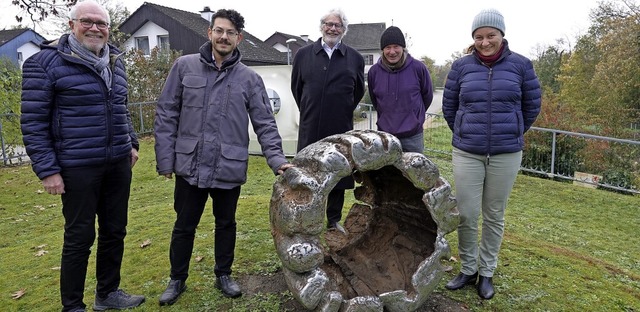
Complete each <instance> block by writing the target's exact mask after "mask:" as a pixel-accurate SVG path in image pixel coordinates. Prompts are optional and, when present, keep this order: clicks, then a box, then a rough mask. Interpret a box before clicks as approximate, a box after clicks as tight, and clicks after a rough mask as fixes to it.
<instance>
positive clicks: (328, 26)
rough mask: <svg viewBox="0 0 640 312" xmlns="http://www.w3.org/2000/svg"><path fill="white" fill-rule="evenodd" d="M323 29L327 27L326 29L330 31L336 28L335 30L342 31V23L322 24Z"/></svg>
mask: <svg viewBox="0 0 640 312" xmlns="http://www.w3.org/2000/svg"><path fill="white" fill-rule="evenodd" d="M322 24H323V25H324V26H325V27H327V28H328V29H331V28H333V27H335V28H337V29H342V26H343V25H342V23H332V22H324V23H322Z"/></svg>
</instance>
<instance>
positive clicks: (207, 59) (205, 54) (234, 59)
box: [199, 41, 242, 71]
mask: <svg viewBox="0 0 640 312" xmlns="http://www.w3.org/2000/svg"><path fill="white" fill-rule="evenodd" d="M199 51H200V60H201V61H202V62H203V63H205V64H207V65H209V66H213V68H216V69H217V70H219V71H223V70H225V69H227V68H230V67H233V66H235V65H236V64H238V63H240V60H241V59H242V55H241V54H240V50H238V48H237V47H236V48H235V49H234V50H233V54H232V55H231V57H230V58H228V59H227V60H225V61H224V62H222V66H221V67H220V68H218V66H217V65H216V62H215V61H214V60H213V55H212V54H211V53H213V44H212V43H211V41H207V42H205V43H204V44H203V45H202V46H200V50H199Z"/></svg>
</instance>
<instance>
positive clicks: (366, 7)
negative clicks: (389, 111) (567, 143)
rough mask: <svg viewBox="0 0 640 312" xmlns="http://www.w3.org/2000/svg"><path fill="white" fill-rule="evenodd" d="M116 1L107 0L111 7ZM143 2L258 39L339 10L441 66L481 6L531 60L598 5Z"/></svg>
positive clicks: (581, 26)
mask: <svg viewBox="0 0 640 312" xmlns="http://www.w3.org/2000/svg"><path fill="white" fill-rule="evenodd" d="M0 1H1V2H2V4H0V11H2V13H0V28H4V27H8V26H11V25H15V24H16V22H15V19H14V18H13V16H14V15H15V9H13V8H12V7H11V5H10V1H9V0H0ZM118 1H119V0H112V2H113V3H117V2H118ZM143 2H145V1H144V0H126V1H122V3H125V5H126V7H127V8H128V9H129V11H130V12H133V11H135V10H136V9H137V8H138V7H140V6H141V5H142V3H143ZM147 2H151V3H155V4H159V5H163V6H167V7H172V8H176V9H181V10H185V11H189V12H194V13H197V12H199V11H201V10H202V9H203V8H204V6H210V8H211V9H212V10H216V9H220V8H226V9H235V10H237V11H238V12H240V14H242V15H243V16H244V18H245V31H248V32H249V33H251V34H253V35H254V36H256V37H258V38H260V39H262V40H265V39H267V38H268V37H269V36H270V35H271V34H273V33H274V32H275V31H280V32H283V33H288V34H292V35H309V38H311V39H313V40H316V39H318V38H319V37H320V31H319V25H320V17H322V15H324V14H325V13H327V12H328V11H329V10H330V9H332V8H340V9H342V10H343V11H344V12H345V14H346V16H347V18H348V19H349V23H352V24H354V23H379V22H384V23H386V25H387V27H388V26H391V25H395V26H398V27H400V29H402V31H403V32H404V33H407V34H408V35H409V37H410V39H409V40H408V45H410V46H408V48H409V52H410V53H411V54H412V55H413V56H415V57H422V56H428V57H430V58H432V59H435V60H436V63H437V64H444V62H445V61H447V60H449V59H450V58H451V54H452V53H454V52H456V51H462V50H463V49H464V48H466V47H467V46H468V45H469V44H471V43H472V40H471V22H472V20H473V17H474V16H475V15H476V14H477V13H478V12H479V11H480V10H482V9H484V8H490V7H492V8H496V9H498V10H499V11H501V12H502V14H503V15H504V17H505V24H506V35H505V38H506V39H508V40H509V45H510V47H511V49H512V50H513V51H515V52H518V53H520V54H523V55H525V56H528V57H534V56H535V50H536V47H537V46H539V45H541V46H545V45H552V44H555V42H556V40H557V39H565V41H567V40H569V41H570V42H574V41H575V38H576V37H577V36H578V35H580V34H584V33H586V31H587V28H588V26H589V24H590V22H589V12H590V11H591V10H592V9H594V8H596V7H597V2H598V0H537V1H531V2H521V1H513V0H489V1H476V0H442V1H438V2H437V3H433V2H431V1H429V2H427V1H424V2H422V1H420V2H418V1H416V2H413V1H388V0H387V1H381V0H322V1H301V0H280V1H264V0H248V1H247V0H244V1H243V0H236V1H227V2H226V3H222V2H221V1H211V2H207V1H191V0H189V1H176V0H147ZM412 3H413V4H412ZM416 3H421V4H420V5H416ZM394 4H397V5H396V6H394ZM12 9H13V10H12ZM9 12H12V13H9ZM203 32H205V30H204V29H203ZM49 39H50V38H49Z"/></svg>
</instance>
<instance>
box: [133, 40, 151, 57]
mask: <svg viewBox="0 0 640 312" xmlns="http://www.w3.org/2000/svg"><path fill="white" fill-rule="evenodd" d="M135 39H136V49H138V50H141V51H142V53H144V55H149V53H150V51H149V37H136V38H135Z"/></svg>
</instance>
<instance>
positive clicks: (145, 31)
mask: <svg viewBox="0 0 640 312" xmlns="http://www.w3.org/2000/svg"><path fill="white" fill-rule="evenodd" d="M168 35H169V32H168V31H167V30H166V29H164V28H162V27H160V26H158V25H157V24H156V23H154V22H147V23H146V24H144V25H143V26H142V27H140V29H138V30H137V31H136V32H135V33H133V35H131V37H130V38H129V39H128V40H127V41H126V42H125V43H124V46H125V47H126V48H127V50H129V49H135V48H136V41H135V40H136V38H138V37H148V38H149V50H153V48H155V47H157V46H158V36H168Z"/></svg>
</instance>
